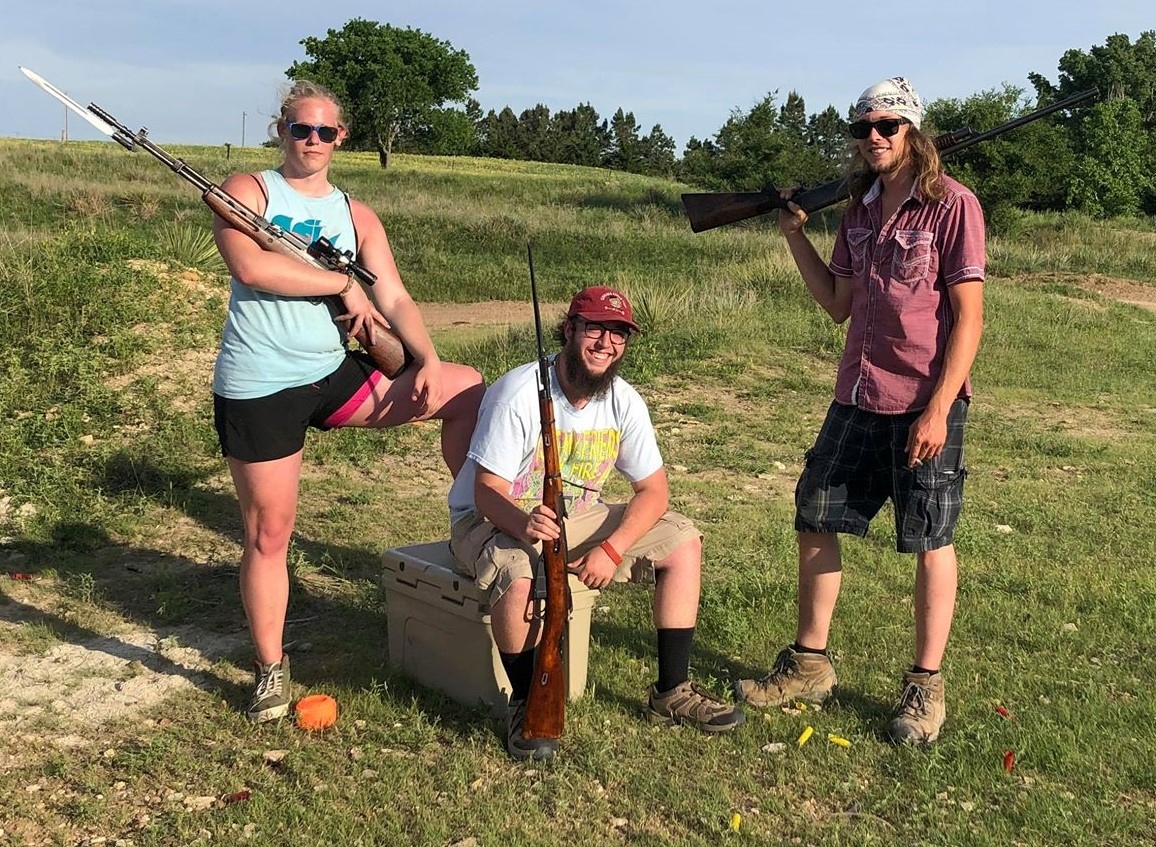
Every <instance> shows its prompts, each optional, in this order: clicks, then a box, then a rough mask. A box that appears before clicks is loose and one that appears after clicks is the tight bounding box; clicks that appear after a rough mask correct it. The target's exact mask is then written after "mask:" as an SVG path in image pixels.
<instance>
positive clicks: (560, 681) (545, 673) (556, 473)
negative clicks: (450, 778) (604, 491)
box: [522, 245, 570, 740]
mask: <svg viewBox="0 0 1156 847" xmlns="http://www.w3.org/2000/svg"><path fill="white" fill-rule="evenodd" d="M526 256H527V258H528V259H529V262H530V293H531V297H532V298H533V300H534V330H535V332H536V333H537V337H538V382H539V387H538V409H539V415H540V417H541V420H542V459H543V463H544V469H543V480H542V503H543V504H544V505H546V506H549V507H550V509H551V510H553V512H554V514H555V515H556V516H557V518H558V527H559V528H560V529H561V531H562V532H561V535H559V536H558V538H556V539H555V540H554V541H548V542H547V541H544V542H543V543H542V565H543V569H544V572H545V581H546V596H545V609H544V612H543V616H542V637H541V640H540V641H539V642H538V649H537V650H536V651H535V653H534V678H533V683H532V684H531V686H530V693H529V695H528V696H527V698H526V715H525V719H524V721H523V723H522V737H523V738H525V739H527V740H533V739H557V738H561V737H562V729H563V726H564V725H565V722H566V675H565V666H564V663H563V655H564V653H563V650H564V647H565V645H564V643H563V639H564V638H565V636H566V620H567V618H568V617H569V616H570V580H569V576H568V575H567V570H566V565H567V559H568V558H569V548H568V547H567V545H566V525H565V523H564V520H565V518H566V500H565V497H564V496H563V492H562V467H561V463H560V462H559V461H558V432H557V429H556V428H555V425H554V401H553V399H552V398H551V396H550V360H549V359H548V358H546V350H545V347H544V346H543V344H542V315H541V312H540V310H539V307H538V286H537V283H536V282H535V280H534V254H533V252H532V250H531V248H530V247H529V245H527V247H526Z"/></svg>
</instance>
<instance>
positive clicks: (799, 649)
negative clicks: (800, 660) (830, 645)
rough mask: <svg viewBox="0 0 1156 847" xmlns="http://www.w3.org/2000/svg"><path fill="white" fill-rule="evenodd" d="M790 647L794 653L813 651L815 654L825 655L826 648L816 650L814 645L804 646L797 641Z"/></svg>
mask: <svg viewBox="0 0 1156 847" xmlns="http://www.w3.org/2000/svg"><path fill="white" fill-rule="evenodd" d="M791 649H792V650H794V651H795V652H796V653H814V654H815V655H817V656H826V655H827V650H826V649H825V648H824V649H823V650H816V649H815V648H814V647H804V646H803V645H802V644H800V643H799V642H798V641H796V642H795V643H794V644H792V645H791Z"/></svg>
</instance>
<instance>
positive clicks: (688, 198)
mask: <svg viewBox="0 0 1156 847" xmlns="http://www.w3.org/2000/svg"><path fill="white" fill-rule="evenodd" d="M1099 94H1100V89H1099V88H1096V87H1092V88H1089V89H1087V90H1086V91H1081V92H1079V93H1078V94H1073V95H1071V96H1069V97H1065V98H1064V99H1063V100H1058V101H1056V102H1055V103H1052V104H1051V105H1049V106H1044V107H1043V108H1041V109H1037V110H1036V111H1034V112H1029V113H1028V114H1026V115H1021V116H1020V117H1018V118H1014V119H1013V120H1010V121H1007V122H1006V123H1002V124H1000V125H999V126H997V127H993V128H992V129H989V130H986V131H984V132H974V131H973V130H972V129H971V128H970V127H963V128H961V129H957V130H953V131H951V132H946V133H943V134H942V135H937V136H936V137H935V138H934V139H932V143H933V144H935V147H936V149H937V150H939V155H940V156H950V155H951V154H952V153H958V152H959V151H960V150H965V149H967V148H968V147H971V146H973V145H975V144H979V143H980V142H981V141H987V140H988V139H989V138H994V137H995V136H997V135H1002V134H1003V133H1005V132H1007V131H1009V130H1012V129H1016V128H1017V127H1021V126H1023V125H1024V124H1028V123H1031V122H1032V121H1035V120H1039V119H1040V118H1043V117H1047V116H1048V115H1051V114H1053V113H1055V112H1059V111H1061V110H1063V109H1069V108H1071V107H1072V106H1075V105H1077V104H1079V103H1082V102H1084V101H1085V100H1088V99H1091V98H1092V97H1096V96H1098V95H1099ZM849 197H850V192H849V183H848V181H847V180H846V179H836V180H832V181H831V182H827V183H824V184H823V185H820V186H817V187H816V188H812V189H808V190H804V191H798V192H796V193H795V194H794V195H793V196H792V197H791V201H792V202H794V203H797V204H798V205H799V206H800V207H801V208H803V209H804V210H806V211H807V212H808V213H812V212H817V211H819V210H820V209H825V208H827V207H828V206H833V205H835V204H836V203H840V202H842V201H843V200H847V199H848V198H849ZM682 204H683V206H684V207H685V208H686V213H687V217H688V218H689V219H690V228H691V229H692V230H693V231H694V232H703V231H705V230H708V229H714V228H715V227H719V226H724V225H725V224H730V223H736V222H738V221H744V220H747V219H748V218H753V217H757V216H758V215H765V214H766V213H768V212H770V211H771V210H772V209H785V208H787V201H785V200H783V199H782V198H781V197H780V196H779V189H778V188H776V187H775V186H774V184H770V185H767V186H766V187H765V188H764V189H763V190H762V191H746V192H721V193H713V194H712V193H700V194H683V195H682Z"/></svg>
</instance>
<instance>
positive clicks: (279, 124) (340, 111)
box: [269, 79, 349, 140]
mask: <svg viewBox="0 0 1156 847" xmlns="http://www.w3.org/2000/svg"><path fill="white" fill-rule="evenodd" d="M313 99H316V100H328V101H329V102H330V103H332V104H333V105H334V106H336V107H337V123H338V125H339V126H343V127H345V129H346V130H348V129H349V118H348V116H347V115H346V114H345V107H344V106H342V105H341V101H340V100H338V99H337V95H336V94H334V93H333V92H332V91H330V90H329V89H328V88H326V87H325V86H324V85H322V84H321V83H319V82H312V81H311V80H308V79H298V80H295V81H294V82H293V84H292V85H291V86H290V87H289V90H288V91H287V92H286V93H285V96H284V97H282V98H281V110H280V113H279V114H278V115H277V116H276V117H274V118H273V120H272V121H271V122H270V123H269V136H270V138H272V139H274V140H280V138H281V134H282V132H283V131H284V129H285V127H286V126H288V125H289V123H291V122H292V120H293V118H294V117H296V114H297V104H298V103H300V102H301V101H302V100H313Z"/></svg>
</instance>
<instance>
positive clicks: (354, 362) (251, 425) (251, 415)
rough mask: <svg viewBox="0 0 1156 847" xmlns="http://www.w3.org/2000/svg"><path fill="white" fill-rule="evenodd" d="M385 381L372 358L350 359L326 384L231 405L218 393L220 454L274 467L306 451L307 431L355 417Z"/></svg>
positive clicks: (357, 353) (215, 417) (215, 403)
mask: <svg viewBox="0 0 1156 847" xmlns="http://www.w3.org/2000/svg"><path fill="white" fill-rule="evenodd" d="M381 379H382V375H381V371H379V370H377V369H376V368H374V366H373V362H372V361H371V360H370V358H369V356H367V355H365V354H364V353H362V352H361V351H350V352H347V353H346V354H345V361H344V362H342V363H341V365H339V366H338V368H337V370H335V371H334V372H333V373H331V374H330V375H329V376H327V377H325V378H324V379H320V380H318V381H317V382H314V383H311V384H309V385H300V386H297V387H296V388H286V389H284V390H283V391H278V392H277V393H276V394H270V395H268V396H266V397H256V398H254V399H252V400H231V399H229V398H228V397H222V396H221V395H220V394H216V393H214V394H213V424H214V425H215V426H216V428H217V438H218V439H219V440H220V442H221V454H222V455H224V456H232V457H233V458H234V459H240V460H241V461H242V462H271V461H273V460H274V459H283V458H285V457H286V456H292V455H293V454H294V453H296V452H297V451H299V450H301V449H302V448H303V447H304V446H305V431H306V430H307V429H308V428H309V427H313V428H315V429H321V430H325V429H334V428H336V427H339V426H341V425H342V424H344V423H345V422H346V421H347V420H349V417H350V415H352V414H353V413H354V412H355V411H356V410H357V408H358V407H359V406H361V404H362V402H363V401H364V400H365V398H366V397H368V396H369V393H370V392H371V391H372V390H373V387H374V386H375V385H376V384H377V383H378V382H379V381H380V380H381Z"/></svg>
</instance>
